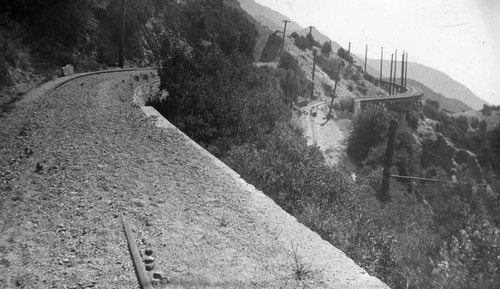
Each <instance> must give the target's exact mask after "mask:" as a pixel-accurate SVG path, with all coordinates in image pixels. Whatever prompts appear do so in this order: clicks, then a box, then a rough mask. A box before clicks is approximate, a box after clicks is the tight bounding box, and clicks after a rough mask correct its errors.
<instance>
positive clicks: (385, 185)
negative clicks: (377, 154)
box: [379, 119, 398, 203]
mask: <svg viewBox="0 0 500 289" xmlns="http://www.w3.org/2000/svg"><path fill="white" fill-rule="evenodd" d="M397 128H398V122H397V121H396V120H395V119H393V120H391V125H390V127H389V139H388V140H387V148H386V151H385V162H384V172H383V175H382V186H381V188H380V194H379V199H380V201H381V202H383V203H386V202H388V201H390V199H391V196H390V195H389V188H390V182H391V167H392V158H393V156H394V145H395V143H396V131H397Z"/></svg>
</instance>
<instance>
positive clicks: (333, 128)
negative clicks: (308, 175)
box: [299, 99, 350, 165]
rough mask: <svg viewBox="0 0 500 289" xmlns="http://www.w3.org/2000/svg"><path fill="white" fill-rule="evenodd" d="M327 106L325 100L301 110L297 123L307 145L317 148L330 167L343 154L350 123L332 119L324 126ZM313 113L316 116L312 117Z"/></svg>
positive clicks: (327, 103)
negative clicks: (313, 145)
mask: <svg viewBox="0 0 500 289" xmlns="http://www.w3.org/2000/svg"><path fill="white" fill-rule="evenodd" d="M329 104H330V103H329V102H328V100H327V99H322V100H318V101H314V102H312V103H310V104H309V105H307V106H306V107H304V108H302V115H301V117H300V120H299V121H300V123H301V124H302V127H303V128H304V132H305V134H306V136H307V137H308V144H309V145H312V144H316V145H317V146H319V147H320V149H321V151H322V152H323V154H324V155H325V158H326V161H327V162H328V163H329V164H331V165H335V164H337V163H338V162H339V160H340V158H341V157H342V155H343V154H344V149H345V139H346V137H347V136H348V129H349V125H350V121H349V120H345V119H333V120H330V121H328V122H327V123H326V124H325V122H326V115H327V114H328V106H329ZM313 113H315V114H316V116H313ZM333 113H335V112H333Z"/></svg>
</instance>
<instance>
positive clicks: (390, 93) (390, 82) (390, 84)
mask: <svg viewBox="0 0 500 289" xmlns="http://www.w3.org/2000/svg"><path fill="white" fill-rule="evenodd" d="M393 58H394V54H391V73H390V74H389V95H392V66H393V65H394V64H393V63H394V59H393Z"/></svg>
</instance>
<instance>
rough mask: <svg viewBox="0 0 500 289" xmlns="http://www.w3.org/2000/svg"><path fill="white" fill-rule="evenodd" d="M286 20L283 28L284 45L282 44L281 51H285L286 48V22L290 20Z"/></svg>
mask: <svg viewBox="0 0 500 289" xmlns="http://www.w3.org/2000/svg"><path fill="white" fill-rule="evenodd" d="M283 22H285V28H284V29H283V45H281V52H283V49H284V48H285V35H286V24H287V23H288V22H290V21H289V20H283Z"/></svg>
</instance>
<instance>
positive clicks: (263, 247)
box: [0, 72, 384, 288]
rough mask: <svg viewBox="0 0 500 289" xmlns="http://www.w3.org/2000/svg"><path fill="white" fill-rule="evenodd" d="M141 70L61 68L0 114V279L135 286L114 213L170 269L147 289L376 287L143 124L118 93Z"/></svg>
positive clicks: (207, 159)
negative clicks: (62, 77) (52, 80)
mask: <svg viewBox="0 0 500 289" xmlns="http://www.w3.org/2000/svg"><path fill="white" fill-rule="evenodd" d="M141 73H142V72H136V73H132V72H121V73H112V74H105V75H97V76H89V77H86V78H84V79H80V80H75V81H73V82H70V83H68V84H66V85H64V86H62V87H61V88H59V89H57V90H56V91H55V92H54V93H51V94H48V95H45V96H42V97H36V96H34V97H33V98H30V99H29V101H28V100H26V101H24V102H22V103H21V105H20V106H19V107H17V108H15V109H14V110H12V111H11V112H10V113H9V114H8V115H6V116H5V117H4V118H2V119H1V124H0V128H1V133H0V138H1V139H0V140H1V141H2V142H1V144H0V150H1V156H2V157H1V159H0V165H1V166H0V168H1V169H0V232H1V234H0V288H137V287H138V286H137V281H136V277H135V274H134V272H133V267H132V263H131V260H130V256H129V255H128V251H127V245H126V241H125V237H124V234H123V231H122V227H121V223H120V218H119V216H120V214H123V215H124V216H125V218H126V219H127V220H129V222H130V224H131V227H132V230H133V232H134V235H135V237H136V240H137V242H138V245H139V247H140V250H141V251H144V249H145V248H146V246H150V247H151V248H152V249H153V251H154V255H153V256H154V257H155V258H156V261H155V263H154V264H155V270H161V271H163V272H164V273H165V275H167V276H168V277H169V278H170V283H169V284H166V283H164V284H159V285H156V286H155V288H165V286H168V287H167V288H206V287H210V288H243V287H244V288H295V287H300V288H304V287H306V288H367V287H377V288H378V287H381V288H383V287H384V284H383V283H381V282H380V281H378V280H377V279H376V278H373V277H370V276H369V275H368V274H367V273H366V272H365V271H364V270H362V269H361V268H359V267H358V266H357V265H355V264H354V263H353V262H352V261H351V260H350V259H348V258H346V257H345V255H344V254H343V253H342V252H340V251H339V250H337V249H335V248H334V247H332V246H331V245H330V244H328V243H327V242H325V241H323V240H321V238H320V237H319V236H318V235H317V234H315V233H312V232H311V231H310V230H308V229H307V228H305V227H304V226H303V225H301V224H299V223H297V222H296V220H295V219H294V218H292V217H291V216H289V215H288V214H286V213H284V212H283V211H282V210H281V209H280V208H279V207H277V206H276V205H275V204H274V203H273V202H272V201H271V200H270V199H269V198H267V197H265V196H264V195H263V194H262V193H260V192H258V191H256V190H254V189H253V188H252V187H251V186H248V185H247V184H246V183H244V182H241V181H240V180H238V179H237V178H235V175H234V173H231V172H230V171H228V169H227V168H225V167H224V166H223V165H220V164H217V163H216V161H215V160H214V159H213V157H211V156H208V155H207V154H204V153H201V151H200V149H199V148H197V147H196V146H194V145H193V144H192V142H191V141H189V140H187V139H186V138H185V136H183V135H182V134H180V133H179V132H178V131H177V130H176V129H175V128H173V127H168V126H167V127H166V128H161V129H160V128H158V127H156V126H155V123H156V121H155V119H154V118H147V117H146V116H145V115H144V113H143V112H142V111H141V110H140V109H139V108H138V107H136V106H135V105H134V104H133V102H132V92H133V89H134V88H135V87H137V86H138V85H140V84H141V82H140V81H136V80H134V77H133V76H134V75H136V74H141ZM294 250H295V253H294ZM295 257H297V258H295ZM300 268H302V270H299V269H300ZM297 272H299V273H301V280H298V279H299V278H297V274H296V273H297ZM150 277H151V276H150Z"/></svg>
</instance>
